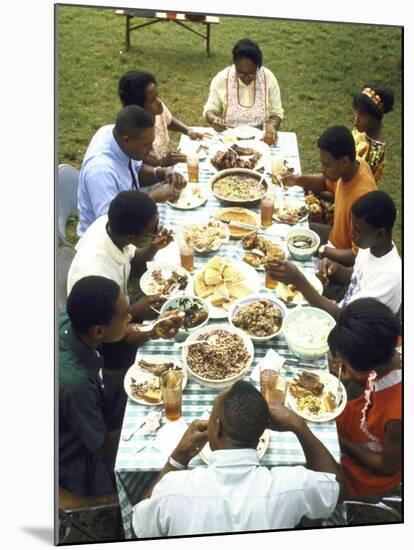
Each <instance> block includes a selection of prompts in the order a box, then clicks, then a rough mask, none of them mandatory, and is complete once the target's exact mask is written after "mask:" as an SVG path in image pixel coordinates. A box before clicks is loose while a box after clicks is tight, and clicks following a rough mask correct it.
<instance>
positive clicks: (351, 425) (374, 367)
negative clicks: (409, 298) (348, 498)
mask: <svg viewBox="0 0 414 550" xmlns="http://www.w3.org/2000/svg"><path fill="white" fill-rule="evenodd" d="M400 335H401V325H400V322H399V320H398V319H397V317H396V316H395V315H394V314H393V313H392V311H391V310H390V309H389V308H388V307H387V306H386V305H384V304H382V303H381V302H379V301H377V300H375V299H374V298H361V299H359V300H355V301H354V302H351V303H350V304H349V305H348V306H345V307H344V308H343V309H342V311H341V313H340V315H339V319H338V322H337V325H336V326H335V327H334V329H333V330H332V331H331V333H330V335H329V338H328V343H329V348H330V351H331V353H332V355H333V357H334V359H335V360H336V362H337V363H339V364H340V365H342V374H341V377H342V378H343V379H348V380H351V381H352V382H354V383H356V384H359V385H361V386H364V387H365V391H364V392H363V394H362V395H361V396H360V397H358V398H357V399H352V400H350V401H348V403H347V405H346V407H345V410H344V412H343V413H342V414H341V415H340V416H339V417H338V418H337V421H336V422H337V428H338V435H339V442H340V445H341V453H342V456H341V463H342V466H343V471H344V475H345V479H346V481H347V485H348V490H349V493H350V494H351V495H353V496H371V495H377V494H381V493H384V492H387V491H389V490H391V489H393V488H394V487H396V486H397V485H398V484H399V483H400V481H401V475H402V431H403V426H402V382H401V379H402V375H401V364H400V354H399V353H398V351H396V349H395V348H396V345H398V341H399V337H400Z"/></svg>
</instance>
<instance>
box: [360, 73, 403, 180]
mask: <svg viewBox="0 0 414 550" xmlns="http://www.w3.org/2000/svg"><path fill="white" fill-rule="evenodd" d="M393 106H394V94H393V92H392V91H391V90H390V89H388V88H386V87H385V86H382V85H380V84H375V83H372V84H365V86H364V88H363V90H362V92H361V93H359V94H356V95H355V96H354V109H355V128H354V129H353V130H352V135H353V136H354V140H355V146H356V152H357V156H358V157H360V158H363V159H364V160H366V161H367V163H368V164H369V166H370V168H371V170H372V173H373V175H374V177H375V181H376V182H377V183H378V181H379V180H380V179H381V177H382V174H383V171H384V162H385V142H384V139H383V137H382V118H383V116H384V115H385V114H386V113H389V112H390V111H391V110H392V108H393Z"/></svg>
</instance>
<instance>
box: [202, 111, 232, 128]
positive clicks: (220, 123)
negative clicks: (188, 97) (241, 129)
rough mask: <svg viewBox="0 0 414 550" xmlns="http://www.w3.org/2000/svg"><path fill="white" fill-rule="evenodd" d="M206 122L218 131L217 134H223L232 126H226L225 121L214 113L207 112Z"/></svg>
mask: <svg viewBox="0 0 414 550" xmlns="http://www.w3.org/2000/svg"><path fill="white" fill-rule="evenodd" d="M206 120H207V122H208V123H209V124H210V125H211V126H212V127H213V128H214V129H215V130H216V132H223V131H224V130H227V129H228V128H231V126H229V125H228V124H226V123H225V122H224V120H223V119H222V118H221V117H220V116H219V115H218V114H217V113H215V112H214V111H207V112H206Z"/></svg>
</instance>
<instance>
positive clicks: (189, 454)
mask: <svg viewBox="0 0 414 550" xmlns="http://www.w3.org/2000/svg"><path fill="white" fill-rule="evenodd" d="M207 426H208V422H207V421H206V420H198V419H197V420H193V422H192V423H191V424H190V426H189V427H188V428H187V431H186V432H185V433H184V435H183V437H182V438H181V440H180V442H179V443H178V445H177V447H176V448H175V449H174V451H173V452H172V453H171V458H173V459H174V460H176V461H177V462H178V463H179V464H181V465H182V466H188V463H189V462H190V460H191V459H192V458H194V457H195V456H196V455H197V454H198V453H199V452H200V450H201V449H202V448H203V447H204V445H205V444H206V443H207V439H208V435H207ZM176 471H177V470H176V469H175V468H174V466H171V464H169V463H168V462H167V463H166V464H165V466H164V468H163V469H162V470H161V472H160V475H159V476H158V477H157V479H156V480H155V481H154V482H153V483H152V484H151V485H150V487H149V488H148V490H147V492H146V493H145V497H144V498H150V496H151V495H152V491H153V490H154V487H155V486H156V485H157V483H158V482H159V481H161V479H162V478H163V477H164V476H165V475H166V474H168V472H176Z"/></svg>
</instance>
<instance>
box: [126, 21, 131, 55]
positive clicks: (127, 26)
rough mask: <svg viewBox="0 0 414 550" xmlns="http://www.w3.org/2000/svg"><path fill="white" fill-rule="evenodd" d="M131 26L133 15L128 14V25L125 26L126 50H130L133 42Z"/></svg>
mask: <svg viewBox="0 0 414 550" xmlns="http://www.w3.org/2000/svg"><path fill="white" fill-rule="evenodd" d="M130 26H131V16H130V15H127V16H126V26H125V50H129V48H130V46H131V43H130V32H131V30H130Z"/></svg>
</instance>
